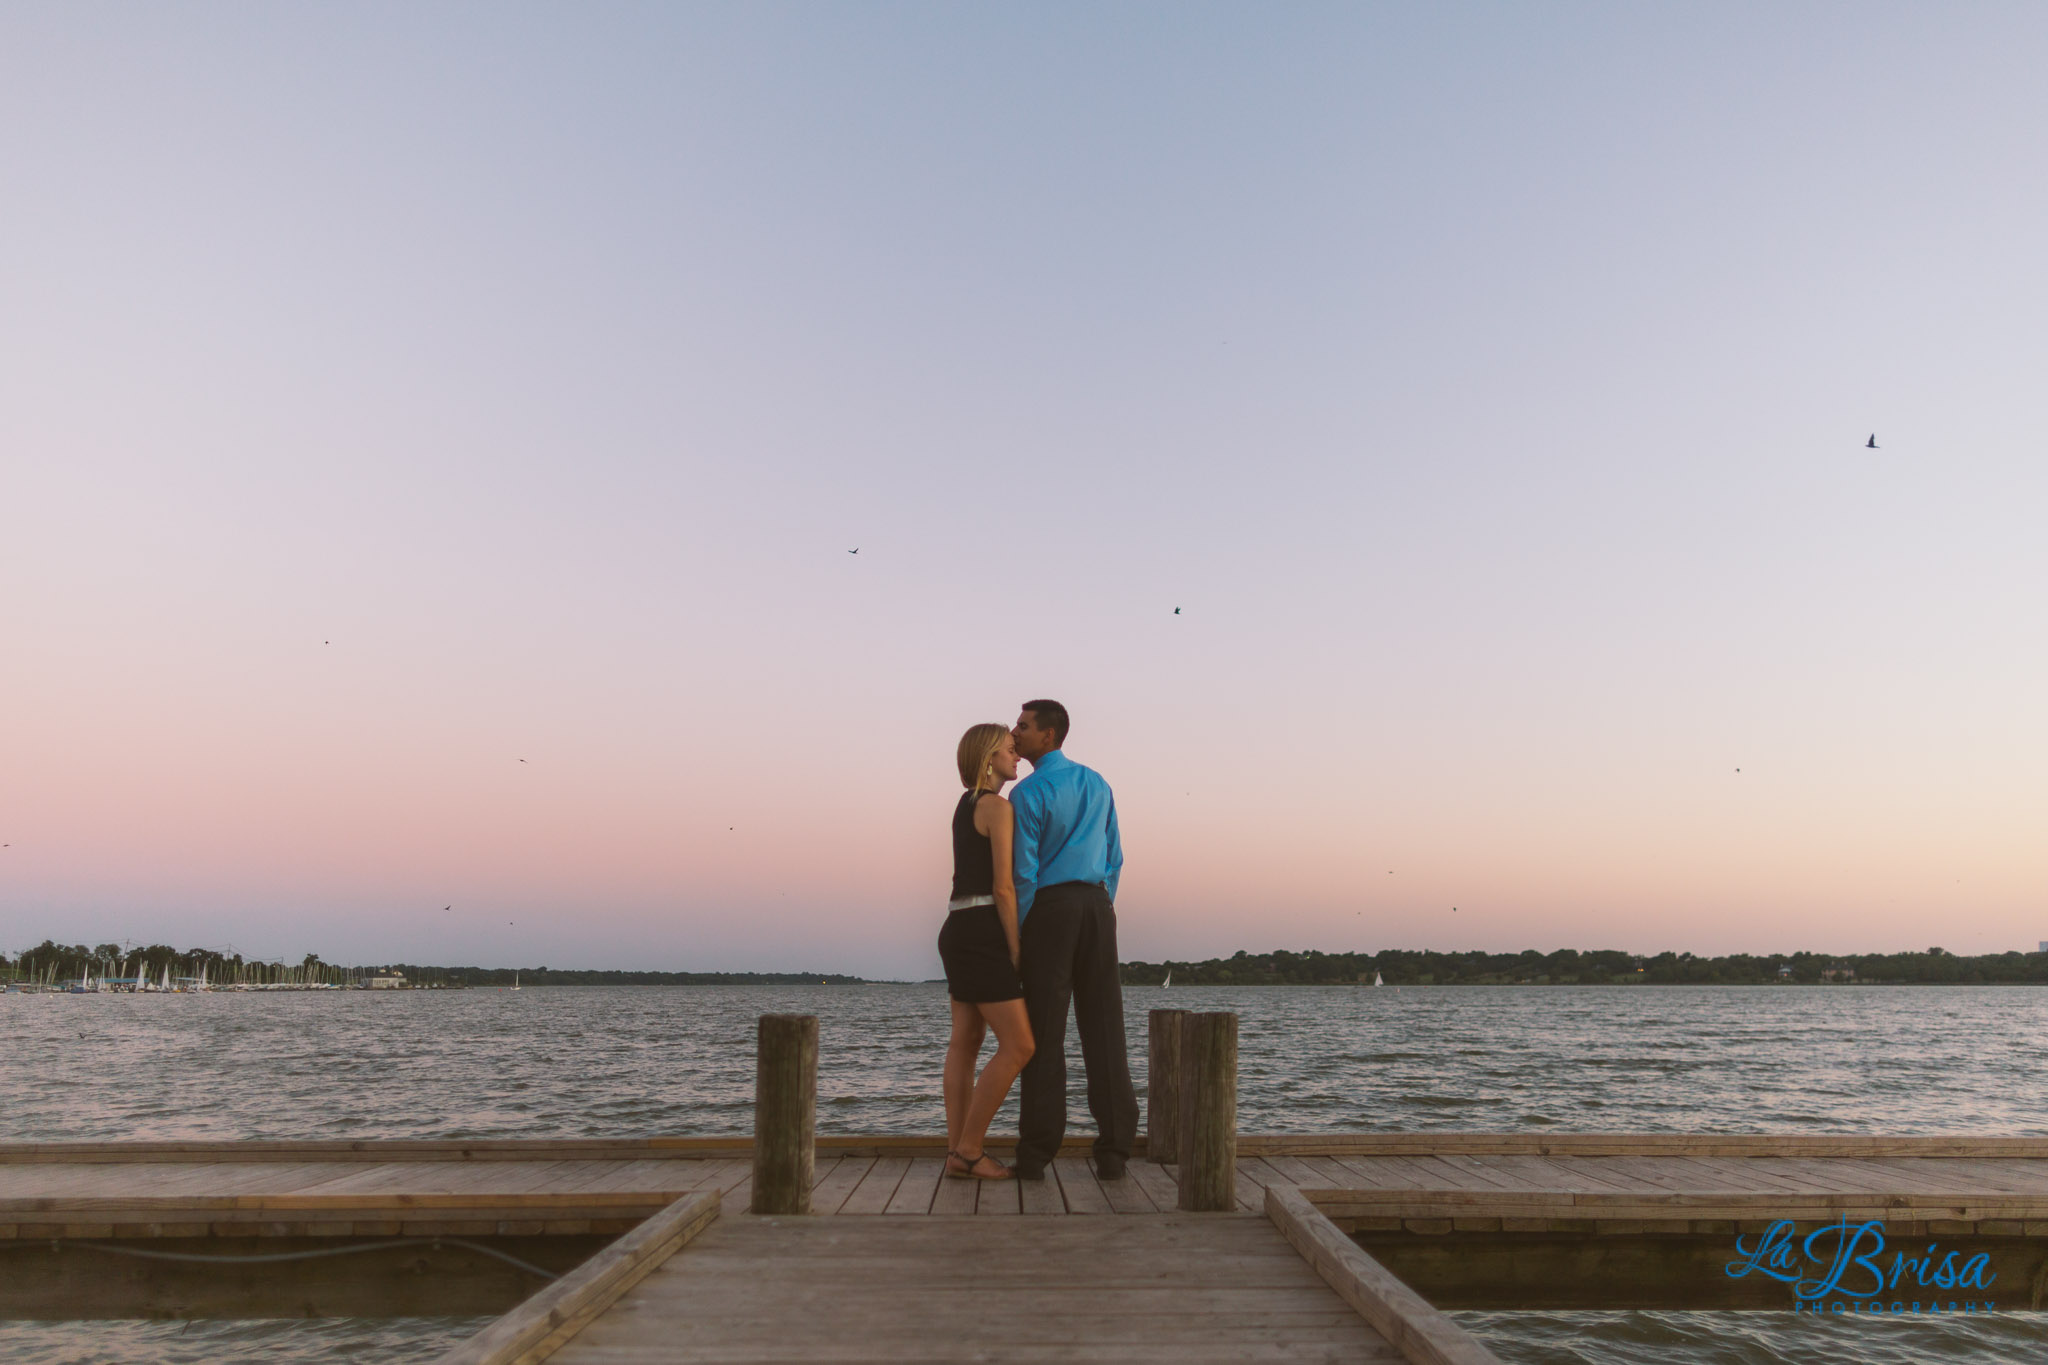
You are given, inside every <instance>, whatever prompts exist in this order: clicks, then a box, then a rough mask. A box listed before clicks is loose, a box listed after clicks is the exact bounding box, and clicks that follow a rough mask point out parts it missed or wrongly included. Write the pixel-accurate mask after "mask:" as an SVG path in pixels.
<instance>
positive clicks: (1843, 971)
mask: <svg viewBox="0 0 2048 1365" xmlns="http://www.w3.org/2000/svg"><path fill="white" fill-rule="evenodd" d="M1820 979H1821V980H1823V981H1854V980H1855V979H1856V969H1855V968H1854V967H1830V968H1828V969H1827V970H1826V971H1824V972H1822V973H1821V974H1820Z"/></svg>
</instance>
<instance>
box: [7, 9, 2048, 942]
mask: <svg viewBox="0 0 2048 1365" xmlns="http://www.w3.org/2000/svg"><path fill="white" fill-rule="evenodd" d="M116 13H118V16H119V21H118V22H113V21H112V18H111V16H113V15H115V14H116ZM1850 19H1853V23H1851V22H1846V21H1847V20H1850ZM2044 58H2048V11H2044V10H2042V9H2040V8H2038V7H2030V6H1998V5H1985V6H1972V7H1968V8H1965V9H1960V10H1959V9H1956V8H1954V7H1942V6H1931V5H1928V6H1909V5H1877V4H1872V5H1865V6H1858V7H1855V8H1853V9H1826V8H1822V7H1815V8H1813V9H1811V10H1808V11H1804V12H1801V13H1798V14H1791V15H1787V14H1784V13H1780V12H1778V11H1777V10H1775V9H1774V8H1772V7H1766V6H1750V7H1745V6H1717V7H1702V8H1698V9H1693V10H1680V9H1673V8H1662V9H1657V10H1644V9H1642V8H1640V7H1633V6H1611V7H1609V6H1599V5H1591V6H1583V7H1578V8H1574V9H1572V10H1570V11H1567V12H1555V11H1553V12H1543V11H1539V10H1536V9H1530V10H1526V11H1509V10H1503V9H1501V8H1499V7H1494V6H1477V7H1463V6H1457V5H1443V6H1430V7H1427V8H1426V9H1417V10H1415V11H1412V12H1406V13H1401V12H1391V11H1372V10H1359V9H1357V8H1355V7H1344V6H1328V7H1323V6H1302V7H1296V8H1293V9H1290V10H1288V11H1285V12H1281V13H1274V12H1271V11H1267V10H1255V9H1253V8H1252V7H1249V6H1246V7H1241V8H1235V9H1232V8H1220V7H1219V8H1207V7H1186V6H1174V7H1142V6H1140V7H1127V8H1123V9H1119V10H1116V11H1113V12H1102V11H1098V10H1094V9H1090V8H1084V7H1078V6H1076V7H1052V8H1050V9H1031V10H1026V9H1022V8H1012V9H1004V8H999V7H984V8H978V9H973V10H961V9H957V8H949V7H941V6H884V7H868V8H859V9H855V8H846V9H819V8H816V7H796V8H777V7H771V6H747V7H733V8H729V9H725V10H715V9H699V10H690V11H678V10H675V9H673V8H670V7H659V6H655V7H641V6H613V7H607V8H603V9H584V10H577V11H568V10H546V9H516V8H513V9H507V8H503V7H462V6H447V7H440V8H437V9H435V10H434V11H432V12H429V13H427V14H421V13H418V12H415V11H414V10H412V9H410V8H408V7H403V6H383V7H379V6H375V5H363V6H352V7H349V8H347V9H345V10H329V11H318V10H275V9H273V10H262V9H250V8H247V7H237V6H211V5H201V4H194V5H187V6H181V7H178V8H176V9H174V10H166V9H158V10H132V9H131V10H121V11H118V12H116V11H108V10H99V9H95V8H93V7H91V6H77V5H43V4H27V5H16V6H13V7H10V8H9V9H8V10H7V11H6V13H5V14H4V15H0V174H4V179H5V183H7V184H8V185H9V187H10V190H9V196H8V198H9V205H10V206H9V210H8V212H7V213H5V214H0V258H4V259H5V260H6V261H7V262H8V265H7V266H6V267H4V269H0V641H4V644H0V842H5V843H8V844H10V845H11V847H9V848H7V849H6V850H4V851H0V948H4V949H6V950H8V951H10V952H11V951H12V950H13V949H15V948H18V947H20V946H23V945H25V944H27V943H32V942H35V941H38V940H40V939H41V938H43V937H45V936H54V937H57V938H60V939H64V940H67V941H80V940H83V941H88V942H99V941H103V940H119V939H123V938H135V939H140V940H145V941H158V940H169V941H172V942H176V943H179V944H181V945H183V944H214V945H220V944H228V943H232V944H234V945H235V946H237V947H239V948H240V949H241V950H243V951H244V952H246V953H250V954H263V955H285V956H289V957H292V958H296V957H298V956H299V955H300V954H303V953H304V952H307V951H317V952H320V953H321V954H323V955H324V956H326V957H327V958H328V959H329V960H336V961H387V960H412V961H437V962H451V963H455V962H461V963H472V962H473V963H485V964H503V965H512V964H529V965H531V964H538V963H541V962H546V963H549V964H551V965H557V966H598V967H626V968H634V967H646V968H658V969H702V970H709V969H749V968H757V969H790V970H795V969H805V968H815V969H819V970H831V971H851V972H860V973H864V974H870V975H886V976H910V977H922V976H927V975H933V974H936V972H937V957H936V953H935V952H934V950H933V948H932V940H933V937H934V935H935V934H936V931H937V923H938V919H939V917H940V914H941V911H940V908H939V907H940V905H941V902H942V900H943V895H944V890H945V887H944V881H945V876H946V872H947V869H946V865H945V860H946V857H947V844H946V839H945V828H944V826H945V820H946V814H947V812H948V810H949V809H950V807H951V804H952V801H953V799H954V791H955V786H954V783H953V780H952V777H951V773H950V755H951V749H952V745H953V742H954V740H955V739H956V738H957V736H958V734H959V732H960V731H961V729H962V728H964V727H965V726H966V725H967V724H969V723H971V722H974V721H978V720H983V719H995V720H1005V721H1007V720H1008V719H1010V718H1011V717H1012V716H1013V715H1014V712H1015V708H1016V705H1017V703H1018V702H1019V701H1021V700H1022V699H1024V698H1025V697H1027V696H1032V695H1037V694H1051V695H1054V696H1058V697H1060V698H1062V699H1063V700H1064V701H1066V702H1067V704H1068V705H1069V706H1070V707H1071V708H1072V710H1073V712H1074V716H1075V722H1076V729H1075V733H1074V736H1073V739H1072V742H1071V744H1070V746H1069V752H1070V753H1071V754H1072V755H1073V756H1074V757H1076V758H1078V759H1080V760H1081V761H1083V762H1087V763H1090V764H1092V765H1094V766H1096V767H1098V768H1100V769H1101V770H1102V771H1103V772H1104V773H1105V774H1106V775H1107V776H1108V777H1109V778H1110V780H1111V781H1112V783H1113V784H1114V785H1115V787H1116V790H1117V792H1118V797H1119V805H1120V808H1121V811H1122V821H1123V828H1124V835H1125V841H1126V845H1127V848H1128V851H1129V857H1130V865H1129V870H1128V872H1127V874H1126V878H1125V882H1124V888H1123V894H1122V897H1121V900H1120V903H1119V913H1120V918H1121V922H1122V933H1123V947H1124V952H1125V955H1126V956H1127V957H1142V958H1150V959H1154V960H1156V959H1158V958H1160V957H1163V956H1173V957H1177V958H1188V957H1200V956H1206V955H1209V954H1213V953H1229V952H1231V951H1234V950H1236V949H1238V948H1247V949H1252V950H1255V951H1258V950H1265V949H1268V948H1273V947H1295V948H1303V947H1319V948H1324V949H1330V950H1343V949H1365V950H1370V949H1377V948H1382V947H1435V948H1472V947H1483V948H1488V949H1494V950H1518V949H1521V948H1525V947H1536V948H1541V949H1546V950H1547V949H1550V948H1556V947H1608V946H1612V947H1623V948H1630V949H1636V950H1640V951H1656V950H1660V949H1664V948H1672V949H1679V950H1692V951H1695V952H1702V953H1713V952H1728V951H1743V950H1748V951H1790V950H1794V949H1800V948H1811V949H1817V950H1829V949H1832V950H1841V951H1851V950H1854V951H1863V950H1881V949H1900V948H1922V947H1925V946H1927V945H1929V944H1934V943H1939V944H1942V945H1943V946H1946V947H1948V948H1949V949H1951V950H1952V951H1957V952H1981V951H1996V950H2003V949H2006V948H2011V947H2018V948H2024V949H2031V948H2033V947H2034V945H2035V943H2036V941H2037V940H2040V939H2043V938H2048V836H2044V834H2043V831H2044V830H2048V782H2044V777H2048V708H2044V707H2043V705H2042V700H2041V699H2042V697H2043V695H2044V694H2048V687H2044V682H2048V631H2044V629H2043V625H2042V622H2043V620H2044V612H2043V603H2042V595H2043V590H2044V585H2048V535H2044V533H2043V529H2042V528H2043V526H2044V523H2048V518H2044V512H2048V460H2044V458H2043V457H2044V454H2048V446H2044V433H2048V384H2044V383H2043V382H2042V376H2043V375H2044V374H2048V327H2044V325H2043V319H2044V318H2048V265H2044V261H2048V256H2044V255H2043V253H2042V252H2041V251H2040V249H2039V244H2040V242H2041V241H2043V240H2048V160H2044V158H2042V157H2041V156H2040V155H2039V148H2038V138H2039V130H2040V129H2041V128H2043V127H2048V86H2044V84H2043V83H2042V82H2041V81H2039V79H2038V71H2039V69H2040V67H2041V65H2042V62H2043V60H2044ZM1872 430H1875V431H1876V432H1877V433H1878V439H1879V442H1880V445H1881V449H1880V450H1878V451H1874V452H1873V451H1868V450H1864V449H1862V448H1861V447H1862V441H1863V438H1864V437H1865V436H1866V435H1867V434H1869V433H1870V432H1871V431H1872ZM856 545H857V546H859V547H860V554H859V555H858V556H857V557H856V556H849V555H848V554H847V553H846V550H847V549H848V548H850V547H853V546H856ZM1176 606H1178V607H1181V608H1182V609H1183V612H1182V615H1180V616H1179V617H1175V616H1174V615H1173V614H1172V611H1173V608H1174V607H1176ZM327 641H331V643H323V642H327ZM522 758H523V759H525V760H526V762H525V763H524V764H522V763H520V762H519V761H518V760H520V759H522ZM1737 768H1740V769H1741V772H1740V773H1739V774H1738V773H1737V772H1736V769H1737ZM1390 873H1391V875H1390ZM444 904H452V905H453V906H454V909H453V910H451V911H448V912H445V913H444V912H443V911H442V910H441V907H442V906H443V905H444ZM1453 906H1456V907H1458V908H1457V910H1456V912H1455V914H1454V913H1453V911H1452V909H1451V907H1453Z"/></svg>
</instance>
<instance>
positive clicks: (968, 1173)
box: [946, 1152, 1017, 1180]
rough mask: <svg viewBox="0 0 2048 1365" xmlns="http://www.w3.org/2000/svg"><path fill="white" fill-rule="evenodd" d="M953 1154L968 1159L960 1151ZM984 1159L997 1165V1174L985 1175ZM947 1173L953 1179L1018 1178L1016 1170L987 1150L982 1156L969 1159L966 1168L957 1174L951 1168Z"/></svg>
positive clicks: (963, 1159)
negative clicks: (983, 1170) (982, 1168)
mask: <svg viewBox="0 0 2048 1365" xmlns="http://www.w3.org/2000/svg"><path fill="white" fill-rule="evenodd" d="M952 1155H954V1156H956V1157H959V1158H960V1159H961V1160H962V1161H967V1158H966V1156H965V1155H964V1154H962V1153H960V1152H954V1153H952ZM984 1161H986V1162H987V1163H988V1164H989V1165H991V1166H993V1167H995V1168H996V1171H997V1174H995V1175H983V1174H982V1173H981V1163H982V1162H984ZM946 1175H947V1176H948V1177H949V1178H951V1179H953V1180H1015V1179H1016V1178H1017V1173H1016V1172H1015V1171H1013V1170H1011V1169H1010V1168H1009V1167H1008V1166H1005V1165H1004V1164H1003V1163H1002V1162H1000V1161H997V1160H996V1159H995V1158H994V1157H992V1156H990V1155H989V1154H988V1153H987V1152H983V1153H982V1154H981V1155H980V1156H978V1157H976V1158H974V1160H972V1161H967V1169H966V1170H964V1171H961V1172H959V1173H957V1174H955V1173H954V1172H953V1171H950V1170H949V1171H947V1172H946Z"/></svg>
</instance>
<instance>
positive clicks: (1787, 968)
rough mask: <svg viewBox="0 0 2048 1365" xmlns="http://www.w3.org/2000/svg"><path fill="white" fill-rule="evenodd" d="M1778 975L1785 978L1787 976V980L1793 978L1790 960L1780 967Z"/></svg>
mask: <svg viewBox="0 0 2048 1365" xmlns="http://www.w3.org/2000/svg"><path fill="white" fill-rule="evenodd" d="M1778 975H1779V976H1781V977H1783V978H1785V979H1786V980H1788V981H1789V980H1791V979H1792V964H1791V963H1789V962H1788V963H1786V964H1785V965H1784V966H1782V967H1780V968H1778Z"/></svg>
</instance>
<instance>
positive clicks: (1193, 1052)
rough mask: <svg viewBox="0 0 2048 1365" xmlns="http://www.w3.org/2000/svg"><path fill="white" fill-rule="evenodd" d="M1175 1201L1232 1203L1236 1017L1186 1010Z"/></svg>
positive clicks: (1197, 1208)
mask: <svg viewBox="0 0 2048 1365" xmlns="http://www.w3.org/2000/svg"><path fill="white" fill-rule="evenodd" d="M1180 1206H1181V1208H1183V1209H1186V1210H1188V1211H1189V1212H1193V1213H1227V1212H1229V1211H1230V1210H1231V1209H1233V1208H1235V1207H1236V1206H1237V1016H1236V1015H1235V1014H1230V1013H1217V1014H1190V1015H1189V1016H1188V1017H1187V1019H1186V1020H1185V1021H1183V1023H1182V1025H1181V1036H1180Z"/></svg>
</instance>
